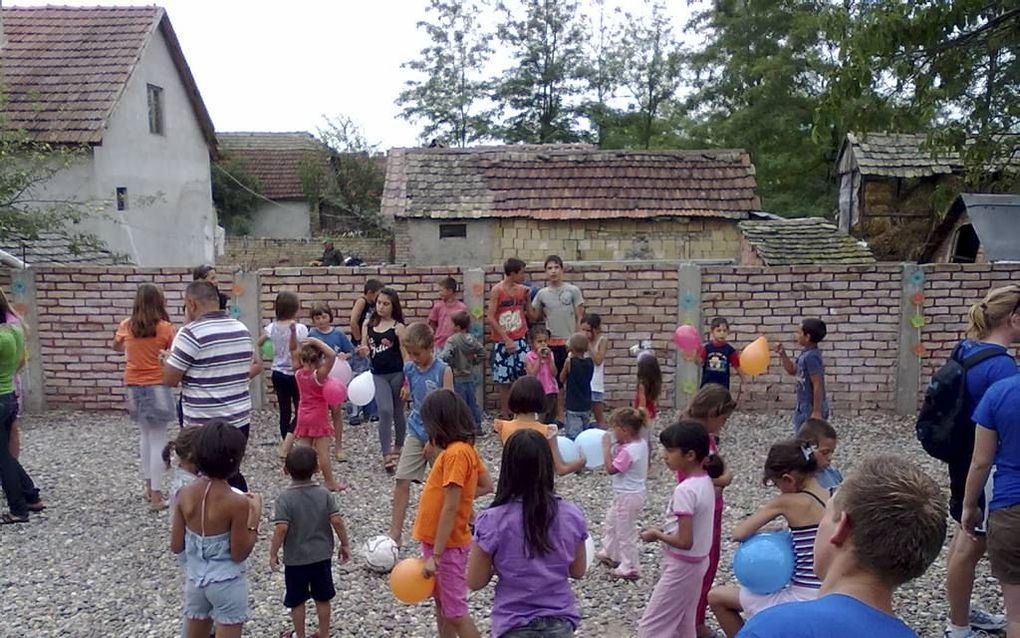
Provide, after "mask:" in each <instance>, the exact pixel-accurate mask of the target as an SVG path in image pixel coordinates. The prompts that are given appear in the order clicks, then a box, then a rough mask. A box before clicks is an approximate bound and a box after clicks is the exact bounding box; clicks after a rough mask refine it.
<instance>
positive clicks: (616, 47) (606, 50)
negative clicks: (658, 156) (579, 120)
mask: <svg viewBox="0 0 1020 638" xmlns="http://www.w3.org/2000/svg"><path fill="white" fill-rule="evenodd" d="M593 4H594V6H595V8H596V9H597V14H596V23H595V25H594V29H593V32H592V37H591V38H589V39H588V41H587V44H586V45H585V47H584V62H583V64H582V66H581V67H580V72H581V77H582V78H583V79H584V81H585V83H586V91H585V94H586V98H585V100H584V101H583V103H582V105H581V112H582V113H583V114H584V116H585V117H586V118H587V119H588V121H589V123H590V126H591V129H592V132H593V135H594V141H595V143H596V144H598V145H599V147H604V146H605V144H606V143H607V142H608V140H609V135H610V131H611V130H612V129H613V128H614V126H615V125H616V120H617V119H618V118H619V115H620V114H619V113H618V110H617V109H615V108H613V107H612V106H611V101H612V100H613V98H615V97H616V93H617V91H618V90H619V88H620V80H621V77H620V76H621V74H622V72H623V61H624V59H623V51H621V47H620V39H621V31H622V29H621V27H620V25H619V24H618V22H617V21H616V20H615V19H614V18H615V16H616V15H617V14H619V9H617V10H616V11H615V12H613V14H612V15H607V13H606V2H605V0H593Z"/></svg>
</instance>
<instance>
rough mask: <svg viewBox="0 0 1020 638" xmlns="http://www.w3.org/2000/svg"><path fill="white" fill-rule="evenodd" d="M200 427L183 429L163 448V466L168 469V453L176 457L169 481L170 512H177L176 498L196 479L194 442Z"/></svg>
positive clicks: (200, 429)
mask: <svg viewBox="0 0 1020 638" xmlns="http://www.w3.org/2000/svg"><path fill="white" fill-rule="evenodd" d="M201 431H202V428H200V427H190V428H183V429H182V430H181V431H180V432H178V433H177V438H176V439H174V440H173V441H170V442H169V443H167V444H166V447H165V448H163V464H164V465H165V466H166V468H167V469H170V453H171V452H172V453H173V454H174V456H176V457H177V467H176V468H174V477H173V480H171V481H170V511H171V512H175V511H177V496H178V495H179V494H180V493H181V490H182V489H184V488H185V487H187V486H188V485H191V483H192V482H194V480H195V479H197V478H198V466H196V465H195V452H196V448H195V445H196V442H197V441H198V433H199V432H201Z"/></svg>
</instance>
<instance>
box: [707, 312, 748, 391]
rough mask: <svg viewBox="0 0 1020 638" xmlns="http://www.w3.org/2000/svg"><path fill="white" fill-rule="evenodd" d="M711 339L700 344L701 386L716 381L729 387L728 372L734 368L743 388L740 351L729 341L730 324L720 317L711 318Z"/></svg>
mask: <svg viewBox="0 0 1020 638" xmlns="http://www.w3.org/2000/svg"><path fill="white" fill-rule="evenodd" d="M709 336H711V339H709V340H708V341H706V342H705V343H703V344H702V345H701V351H700V352H699V353H698V354H699V355H700V358H701V387H705V386H706V385H708V384H709V383H716V384H718V385H721V386H722V387H724V388H726V389H727V390H729V389H730V374H731V371H732V370H736V371H737V374H739V375H740V381H741V384H740V388H741V390H743V388H744V384H743V381H744V373H743V372H741V371H740V353H739V352H737V349H736V348H734V347H733V346H732V345H730V343H729V338H730V324H729V322H728V321H726V320H725V319H723V318H722V317H716V318H715V319H713V320H712V323H711V327H710V329H709Z"/></svg>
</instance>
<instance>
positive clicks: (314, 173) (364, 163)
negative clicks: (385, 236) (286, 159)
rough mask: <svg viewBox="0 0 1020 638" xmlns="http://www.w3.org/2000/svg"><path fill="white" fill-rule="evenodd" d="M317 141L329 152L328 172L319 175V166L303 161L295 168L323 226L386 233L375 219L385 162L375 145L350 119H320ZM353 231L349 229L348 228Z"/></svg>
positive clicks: (377, 212) (380, 218) (341, 117)
mask: <svg viewBox="0 0 1020 638" xmlns="http://www.w3.org/2000/svg"><path fill="white" fill-rule="evenodd" d="M324 120H325V123H324V126H322V127H320V128H319V131H318V133H319V139H320V140H322V142H323V143H324V144H326V146H328V147H329V148H330V149H331V151H332V157H331V158H330V167H331V169H330V171H329V172H328V173H326V174H321V172H320V171H321V166H322V164H321V163H318V162H311V161H305V162H303V163H302V164H301V166H300V167H299V176H300V177H301V182H302V187H303V188H305V189H306V196H308V197H309V199H310V200H315V201H320V200H321V202H322V204H323V211H322V212H321V213H320V215H321V216H322V217H325V218H326V220H325V223H324V224H323V226H331V227H333V228H337V229H340V230H357V231H369V232H374V233H379V232H389V229H388V227H387V225H386V223H385V220H383V219H382V217H380V215H379V210H380V208H381V206H382V191H383V186H384V185H385V182H386V172H385V169H384V166H385V160H384V159H383V156H382V155H381V154H379V153H378V144H375V143H370V142H369V141H368V138H367V137H366V136H365V133H364V131H362V129H361V127H360V126H358V124H357V123H356V122H354V120H352V119H351V118H349V117H347V116H344V115H340V116H337V117H333V118H328V117H327V118H324ZM351 227H353V228H351Z"/></svg>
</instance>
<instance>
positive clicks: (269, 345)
mask: <svg viewBox="0 0 1020 638" xmlns="http://www.w3.org/2000/svg"><path fill="white" fill-rule="evenodd" d="M262 358H263V359H272V358H273V342H272V341H270V340H269V339H266V340H265V341H263V342H262Z"/></svg>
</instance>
